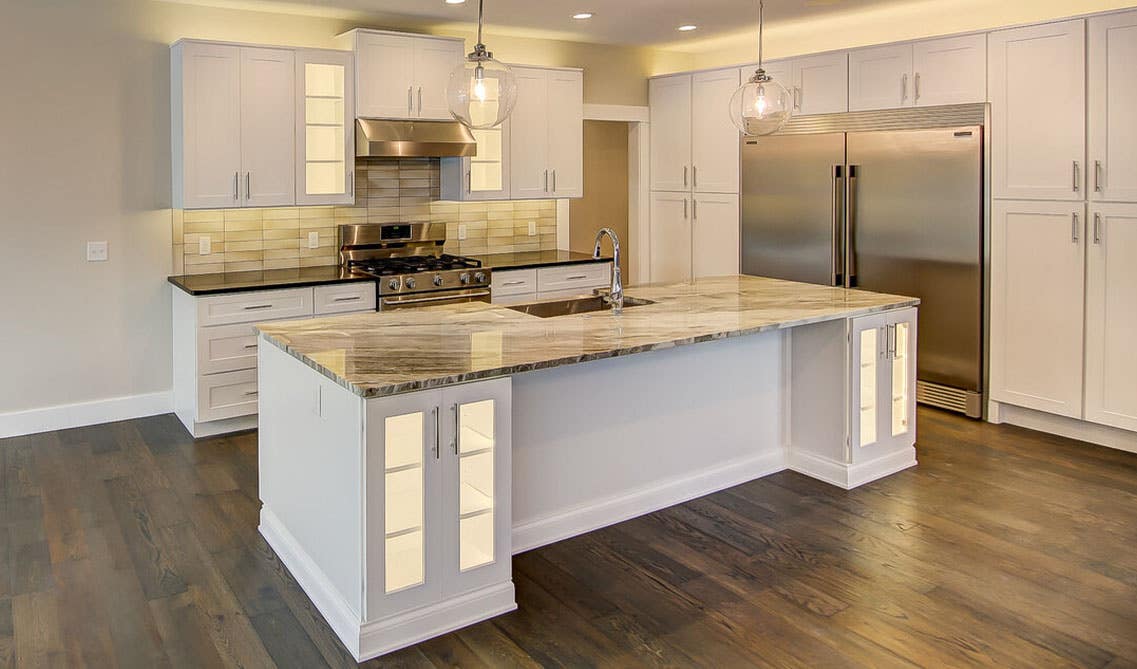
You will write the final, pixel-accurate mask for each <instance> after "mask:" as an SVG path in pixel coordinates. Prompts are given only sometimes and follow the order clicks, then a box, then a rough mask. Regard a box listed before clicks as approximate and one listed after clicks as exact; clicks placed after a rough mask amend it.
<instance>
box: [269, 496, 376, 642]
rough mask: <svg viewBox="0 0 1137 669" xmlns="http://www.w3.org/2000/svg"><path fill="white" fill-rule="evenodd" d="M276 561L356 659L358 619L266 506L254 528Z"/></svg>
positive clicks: (357, 614)
mask: <svg viewBox="0 0 1137 669" xmlns="http://www.w3.org/2000/svg"><path fill="white" fill-rule="evenodd" d="M257 529H258V530H259V531H260V533H261V536H262V537H264V539H265V541H267V542H268V545H269V547H271V548H272V550H273V552H275V553H276V556H277V558H279V559H280V561H281V563H282V564H283V565H284V566H285V568H287V569H288V571H289V573H291V574H292V578H294V579H296V582H297V583H298V584H300V589H301V590H303V591H304V593H305V594H307V595H308V598H309V599H311V600H312V603H313V604H315V605H316V608H317V609H318V610H319V611H320V613H321V614H322V615H323V616H324V620H325V621H326V622H327V623H328V625H329V626H330V627H331V628H332V631H334V632H335V633H336V636H338V637H339V638H340V640H341V641H343V644H344V646H346V647H347V650H348V652H350V653H351V654H352V655H353V656H358V655H359V652H360V615H359V613H358V612H356V611H354V610H352V608H351V606H350V605H349V604H348V603H347V601H346V600H344V598H343V597H342V596H341V595H340V594H339V593H338V592H337V591H336V589H335V587H334V586H333V585H332V583H331V581H329V580H328V578H327V577H326V576H324V572H323V571H322V570H321V569H320V568H319V567H318V566H317V565H316V562H315V561H314V560H313V559H312V558H311V556H309V555H308V553H307V552H306V551H305V550H304V549H303V548H301V547H300V544H299V543H298V542H297V541H296V539H295V538H294V537H293V536H292V533H290V532H289V531H288V529H287V528H286V527H284V525H283V524H282V523H281V522H280V519H279V518H277V517H276V514H274V513H273V512H272V511H271V510H269V509H268V507H266V506H262V507H261V523H260V526H259V527H258V528H257Z"/></svg>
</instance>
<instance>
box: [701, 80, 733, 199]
mask: <svg viewBox="0 0 1137 669" xmlns="http://www.w3.org/2000/svg"><path fill="white" fill-rule="evenodd" d="M737 89H738V69H737V68H733V67H732V68H731V69H729V70H719V71H717V72H701V73H699V74H696V75H694V76H693V77H692V81H691V187H692V188H694V190H695V192H697V193H737V192H738V129H737V128H735V127H734V123H732V122H731V120H730V114H729V113H728V112H727V110H728V108H729V106H730V97H731V96H732V95H734V91H735V90H737Z"/></svg>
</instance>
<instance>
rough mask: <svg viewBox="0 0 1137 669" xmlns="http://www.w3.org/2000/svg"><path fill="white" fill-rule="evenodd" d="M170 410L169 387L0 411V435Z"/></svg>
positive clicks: (66, 427)
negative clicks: (162, 389) (19, 409)
mask: <svg viewBox="0 0 1137 669" xmlns="http://www.w3.org/2000/svg"><path fill="white" fill-rule="evenodd" d="M172 410H173V404H172V400H171V395H170V391H168V390H165V391H162V392H157V393H148V394H146V395H131V396H128V397H112V398H110V399H105V400H95V401H93V402H78V403H76V404H62V405H60V406H54V407H44V408H42V409H28V410H26V411H14V412H11V413H0V439H3V438H5V437H18V436H22V435H25V434H37V433H39V432H50V431H51V430H65V429H68V428H72V427H83V426H86V425H98V424H99V423H113V422H115V421H119V420H129V419H131V418H143V417H145V416H156V415H158V414H163V413H169V412H170V411H172Z"/></svg>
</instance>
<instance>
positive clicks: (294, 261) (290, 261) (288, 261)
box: [264, 258, 300, 269]
mask: <svg viewBox="0 0 1137 669" xmlns="http://www.w3.org/2000/svg"><path fill="white" fill-rule="evenodd" d="M298 267H300V258H280V259H276V260H269V259H268V258H265V260H264V268H265V269H295V268H298Z"/></svg>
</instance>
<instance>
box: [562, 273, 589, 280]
mask: <svg viewBox="0 0 1137 669" xmlns="http://www.w3.org/2000/svg"><path fill="white" fill-rule="evenodd" d="M587 278H588V275H587V274H574V275H572V276H566V277H565V281H580V280H582V279H587Z"/></svg>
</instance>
